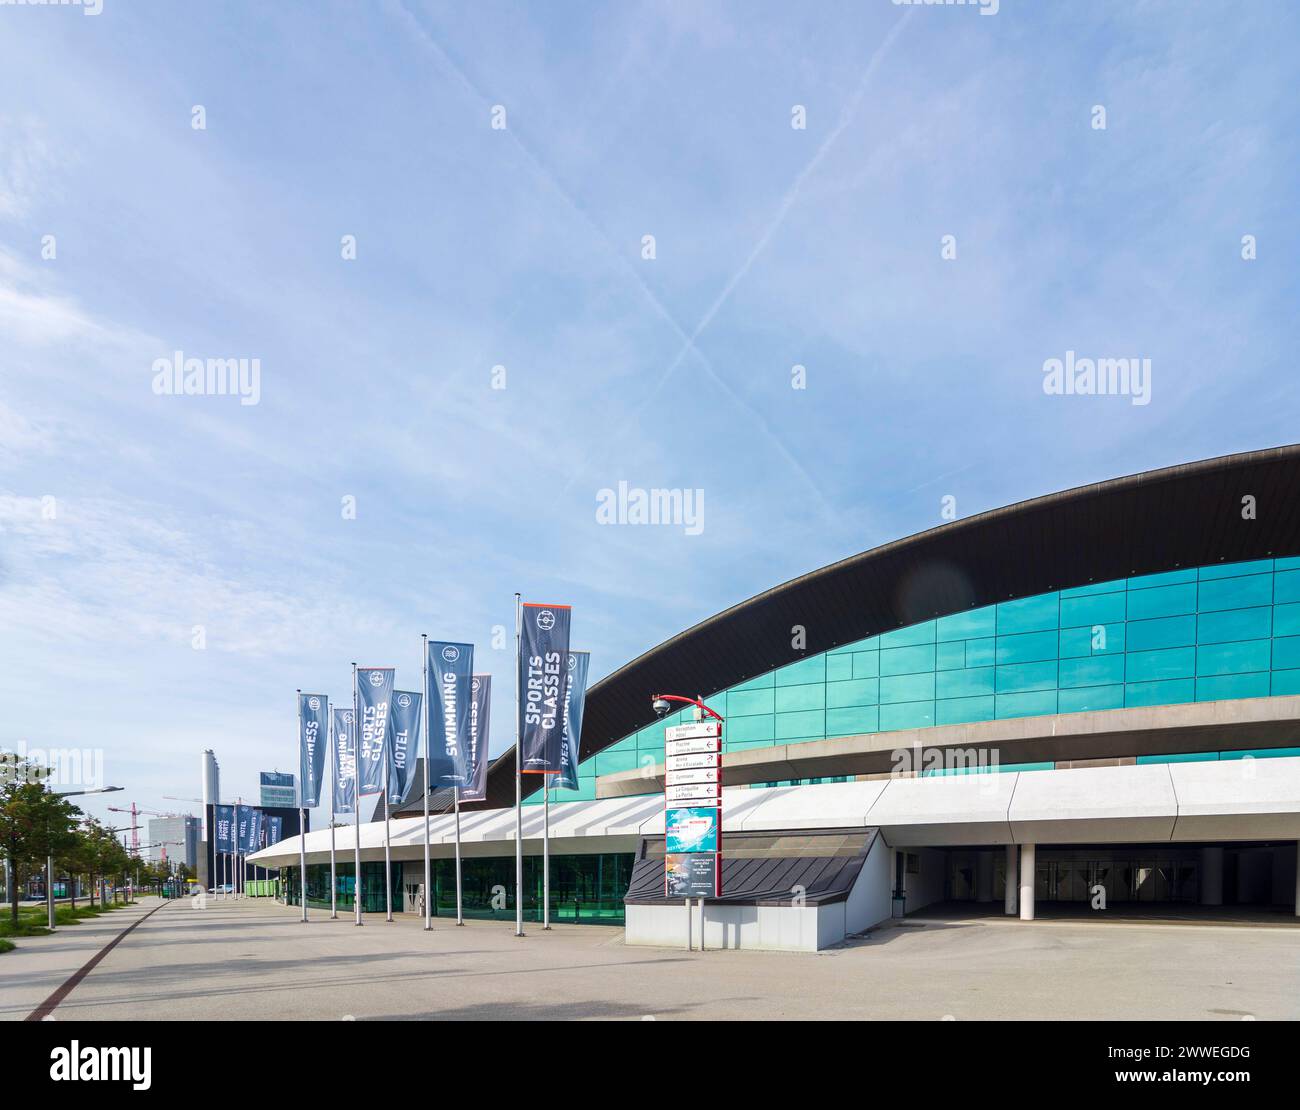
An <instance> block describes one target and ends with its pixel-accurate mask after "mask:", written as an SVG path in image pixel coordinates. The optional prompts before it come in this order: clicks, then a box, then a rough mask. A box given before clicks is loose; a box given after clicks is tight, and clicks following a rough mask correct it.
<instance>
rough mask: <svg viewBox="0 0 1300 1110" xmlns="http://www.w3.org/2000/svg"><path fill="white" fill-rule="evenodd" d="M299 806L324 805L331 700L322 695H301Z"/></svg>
mask: <svg viewBox="0 0 1300 1110" xmlns="http://www.w3.org/2000/svg"><path fill="white" fill-rule="evenodd" d="M298 722H299V729H298V785H299V788H300V789H301V791H302V793H301V794H300V795H299V796H298V804H299V805H300V806H302V807H303V808H305V809H315V808H316V806H318V805H320V785H321V773H322V772H323V771H324V770H325V742H326V740H327V739H328V736H329V732H328V729H329V699H328V698H326V697H324V696H323V695H321V694H299V695H298Z"/></svg>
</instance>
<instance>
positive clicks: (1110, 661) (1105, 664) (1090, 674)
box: [1058, 655, 1124, 704]
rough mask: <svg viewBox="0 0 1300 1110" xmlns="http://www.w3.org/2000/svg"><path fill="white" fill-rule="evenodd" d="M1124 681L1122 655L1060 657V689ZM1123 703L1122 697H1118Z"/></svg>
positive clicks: (1105, 684) (1107, 684) (1106, 684)
mask: <svg viewBox="0 0 1300 1110" xmlns="http://www.w3.org/2000/svg"><path fill="white" fill-rule="evenodd" d="M1123 682H1124V656H1122V655H1094V656H1091V657H1089V658H1087V659H1062V660H1061V662H1060V680H1059V682H1058V685H1059V686H1060V687H1061V688H1062V689H1068V688H1070V687H1075V686H1109V685H1111V684H1113V683H1120V684H1122V683H1123ZM1120 704H1123V697H1122V696H1121V698H1120Z"/></svg>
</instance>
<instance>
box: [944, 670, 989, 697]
mask: <svg viewBox="0 0 1300 1110" xmlns="http://www.w3.org/2000/svg"><path fill="white" fill-rule="evenodd" d="M996 688H997V687H996V685H995V679H994V674H993V668H992V667H970V668H968V669H966V670H963V671H940V672H939V674H938V675H936V676H935V696H936V697H940V698H968V697H973V696H974V695H977V694H992V693H993V692H994V690H996Z"/></svg>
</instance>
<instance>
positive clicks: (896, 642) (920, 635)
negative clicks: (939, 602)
mask: <svg viewBox="0 0 1300 1110" xmlns="http://www.w3.org/2000/svg"><path fill="white" fill-rule="evenodd" d="M935 624H936V622H935V621H922V622H921V623H920V624H910V625H908V626H907V627H906V628H896V629H894V630H893V631H892V632H883V633H881V636H880V646H881V647H882V648H898V647H913V646H915V645H917V644H932V643H934V633H935Z"/></svg>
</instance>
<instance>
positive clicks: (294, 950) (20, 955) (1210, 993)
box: [0, 899, 1300, 1021]
mask: <svg viewBox="0 0 1300 1110" xmlns="http://www.w3.org/2000/svg"><path fill="white" fill-rule="evenodd" d="M159 905H160V903H159V900H157V899H145V900H143V901H142V902H141V904H140V906H139V907H130V908H128V909H125V910H121V911H119V912H117V913H115V914H111V915H107V916H106V917H103V918H100V919H98V920H95V921H92V922H87V923H85V924H82V925H78V926H75V927H69V928H66V929H61V930H59V932H58V933H56V934H55V935H54V936H52V937H41V938H26V939H22V940H20V942H19V943H20V947H19V948H18V949H17V950H15V951H13V952H10V953H8V954H5V955H0V1017H4V1018H8V1019H22V1018H25V1017H27V1016H28V1015H29V1014H31V1012H32V1011H33V1010H34V1009H36V1008H37V1007H38V1006H39V1005H40V1004H41V1003H42V1002H43V1001H44V1000H46V999H48V998H50V996H51V995H52V994H54V993H55V992H56V991H58V990H59V989H60V988H61V987H64V986H65V985H66V984H67V983H68V981H69V979H70V977H72V976H73V975H74V974H75V973H76V972H77V970H78V969H79V968H81V967H83V966H84V965H85V964H86V962H87V961H88V960H90V959H91V958H92V957H93V956H95V955H96V954H97V953H98V952H100V951H101V950H102V949H103V947H104V946H105V945H106V944H108V943H109V942H110V941H111V940H113V938H114V937H116V936H117V935H118V934H119V933H120V932H122V930H123V929H124V928H125V927H126V926H128V925H130V924H131V923H132V922H133V921H134V920H136V919H138V918H141V917H143V916H144V915H145V914H147V913H149V912H150V911H152V910H155V909H156V910H157V912H155V913H152V915H151V916H149V917H148V919H147V920H144V921H142V922H141V924H140V925H139V926H138V927H137V928H135V929H134V930H133V931H132V932H131V933H130V934H129V935H127V936H126V937H124V938H123V939H121V940H120V941H119V943H118V944H117V945H116V947H114V948H113V949H112V950H111V951H110V952H108V953H107V955H105V956H103V958H102V959H101V961H100V962H99V963H98V964H97V966H95V967H94V968H93V969H92V970H90V971H89V972H88V973H87V974H86V975H85V977H84V978H83V979H81V980H80V981H79V982H77V983H76V984H75V985H74V986H73V987H72V989H71V990H70V991H68V992H67V993H66V996H65V997H63V998H62V999H61V1000H59V1001H58V1004H57V1006H55V1008H54V1009H53V1011H52V1013H51V1016H52V1017H53V1019H54V1020H59V1019H72V1018H88V1019H109V1020H133V1019H163V1020H187V1019H194V1018H213V1019H231V1018H238V1019H246V1018H252V1019H268V1020H274V1019H294V1020H303V1019H322V1020H332V1021H338V1020H345V1019H357V1020H362V1019H373V1018H398V1019H418V1018H451V1019H481V1018H542V1019H547V1020H563V1019H570V1018H578V1019H582V1018H587V1019H590V1018H613V1019H624V1020H649V1019H655V1020H673V1019H681V1018H730V1019H771V1018H833V1017H838V1018H912V1019H922V1020H939V1019H943V1018H945V1017H947V1018H955V1019H957V1020H969V1019H976V1018H1030V1019H1037V1020H1043V1019H1049V1020H1050V1019H1065V1018H1098V1019H1128V1018H1154V1019H1187V1018H1192V1019H1221V1020H1241V1019H1242V1018H1245V1017H1253V1018H1258V1019H1261V1020H1265V1019H1279V1018H1286V1019H1296V1018H1300V929H1296V928H1256V927H1241V926H1237V927H1231V926H1211V925H1199V924H1177V923H1174V924H1151V923H1120V922H1097V923H1092V922H1078V921H1068V922H1067V921H1040V922H1036V923H1032V924H1027V923H1021V922H1019V921H1016V920H1014V919H1004V918H998V917H993V918H985V919H961V918H951V917H949V918H933V919H909V921H908V923H907V924H906V925H904V926H902V927H898V926H893V925H889V926H886V927H883V928H881V929H879V930H877V931H876V932H874V933H872V934H871V935H870V936H868V937H867V938H864V939H862V940H859V941H855V942H852V943H851V944H850V945H849V946H847V947H844V948H840V949H835V950H832V951H829V952H823V953H818V954H815V955H811V954H810V955H799V954H790V953H764V952H706V953H699V952H695V953H687V952H684V951H675V950H666V949H662V950H661V949H644V948H628V947H626V946H624V945H623V943H622V931H621V930H619V929H615V928H609V927H602V926H596V925H584V926H573V925H559V926H556V927H555V929H554V930H553V931H552V932H550V933H543V932H542V931H541V927H540V926H536V925H530V926H529V927H528V936H527V937H525V938H523V939H520V938H516V937H515V936H514V930H513V925H512V923H502V922H470V923H468V924H467V925H466V926H465V927H464V928H459V929H458V928H456V927H455V926H454V925H453V924H451V923H450V922H449V921H446V920H438V919H435V927H434V929H433V931H431V932H429V933H425V932H424V931H423V930H422V929H421V927H420V922H419V921H418V920H414V919H399V920H398V921H396V922H394V923H393V924H388V923H386V922H385V921H384V920H383V918H382V916H380V917H375V916H373V915H368V916H367V918H366V924H365V926H364V927H362V928H359V929H358V928H356V927H355V926H354V925H353V924H352V921H351V918H350V917H346V916H340V918H339V920H337V921H331V920H330V919H329V916H328V913H327V912H325V911H317V910H313V911H312V913H311V918H312V920H311V921H310V922H309V923H308V924H306V925H304V924H302V923H301V922H300V921H299V920H298V911H297V910H295V909H287V908H285V907H283V906H280V905H277V904H276V903H274V902H270V901H254V900H245V901H239V902H230V901H222V900H220V899H211V900H209V902H208V904H207V908H205V909H197V908H193V907H192V906H191V905H190V903H189V901H188V900H184V899H182V900H179V901H175V902H171V903H167V904H164V905H162V906H161V908H159Z"/></svg>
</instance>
